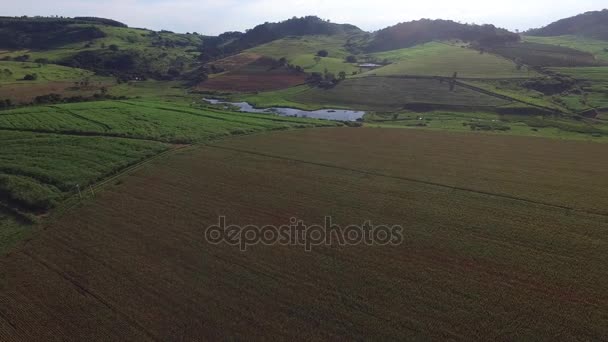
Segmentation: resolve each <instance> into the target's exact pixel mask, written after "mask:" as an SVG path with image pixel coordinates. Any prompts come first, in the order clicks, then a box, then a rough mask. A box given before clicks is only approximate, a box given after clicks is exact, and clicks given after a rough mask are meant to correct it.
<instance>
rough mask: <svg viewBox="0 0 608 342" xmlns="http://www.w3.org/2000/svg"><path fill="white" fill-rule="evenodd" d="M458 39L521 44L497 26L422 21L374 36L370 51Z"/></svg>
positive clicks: (391, 28) (483, 42)
mask: <svg viewBox="0 0 608 342" xmlns="http://www.w3.org/2000/svg"><path fill="white" fill-rule="evenodd" d="M449 39H458V40H462V41H467V42H474V43H478V44H480V45H494V44H503V43H509V42H516V41H519V39H520V38H519V35H517V34H515V33H512V32H509V31H507V30H505V29H501V28H497V27H495V26H494V25H475V24H461V23H457V22H454V21H452V20H441V19H438V20H430V19H421V20H415V21H410V22H405V23H399V24H397V25H394V26H390V27H387V28H385V29H382V30H380V31H378V32H376V33H375V34H374V37H373V39H372V40H371V41H370V42H369V43H368V45H367V48H366V50H367V51H370V52H377V51H387V50H395V49H401V48H407V47H410V46H413V45H417V44H422V43H426V42H429V41H433V40H449Z"/></svg>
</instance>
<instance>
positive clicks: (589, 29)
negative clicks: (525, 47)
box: [526, 9, 608, 40]
mask: <svg viewBox="0 0 608 342" xmlns="http://www.w3.org/2000/svg"><path fill="white" fill-rule="evenodd" d="M526 34H527V35H530V36H544V37H547V36H564V35H578V36H585V37H589V38H596V39H603V40H608V9H604V10H602V11H592V12H586V13H583V14H579V15H577V16H574V17H570V18H565V19H561V20H558V21H556V22H554V23H551V24H549V25H547V26H545V27H542V28H538V29H533V30H529V31H528V32H526Z"/></svg>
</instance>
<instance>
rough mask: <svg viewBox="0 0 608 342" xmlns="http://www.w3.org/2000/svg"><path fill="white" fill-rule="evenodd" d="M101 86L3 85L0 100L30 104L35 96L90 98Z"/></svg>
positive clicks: (57, 84) (70, 84) (64, 84)
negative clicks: (53, 95)
mask: <svg viewBox="0 0 608 342" xmlns="http://www.w3.org/2000/svg"><path fill="white" fill-rule="evenodd" d="M100 88H101V86H88V87H79V88H77V89H74V82H46V83H28V82H20V83H5V84H2V85H1V86H0V99H11V101H13V102H14V103H30V102H32V100H34V99H35V98H36V97H37V96H42V95H48V94H60V95H61V96H63V97H72V96H84V97H87V96H92V95H93V94H95V93H96V92H99V89H100Z"/></svg>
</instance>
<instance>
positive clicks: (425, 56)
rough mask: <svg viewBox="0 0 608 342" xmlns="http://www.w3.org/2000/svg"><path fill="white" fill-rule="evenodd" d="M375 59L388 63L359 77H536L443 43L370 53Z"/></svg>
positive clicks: (512, 65) (504, 62) (507, 63)
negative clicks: (456, 75)
mask: <svg viewBox="0 0 608 342" xmlns="http://www.w3.org/2000/svg"><path fill="white" fill-rule="evenodd" d="M371 56H373V57H374V58H376V59H379V60H385V59H386V60H388V61H389V62H392V64H389V65H387V66H384V67H381V68H379V69H375V70H371V71H368V72H366V73H363V74H361V76H367V75H378V76H389V75H427V76H443V77H452V75H453V74H454V72H457V73H458V76H459V77H472V78H527V77H535V76H538V74H537V73H536V72H535V71H533V70H528V69H527V68H525V67H524V68H522V69H521V70H517V67H516V65H515V63H513V62H512V61H510V60H507V59H505V58H503V57H499V56H495V55H492V54H489V53H484V54H481V53H480V52H479V51H475V50H472V49H469V48H462V47H460V46H454V45H450V44H447V43H441V42H431V43H426V44H422V45H417V46H414V47H411V48H406V49H399V50H393V51H388V52H380V53H375V54H372V55H371Z"/></svg>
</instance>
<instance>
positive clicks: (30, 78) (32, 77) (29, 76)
mask: <svg viewBox="0 0 608 342" xmlns="http://www.w3.org/2000/svg"><path fill="white" fill-rule="evenodd" d="M37 79H38V74H27V75H25V76H24V77H23V80H24V81H35V80H37Z"/></svg>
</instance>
